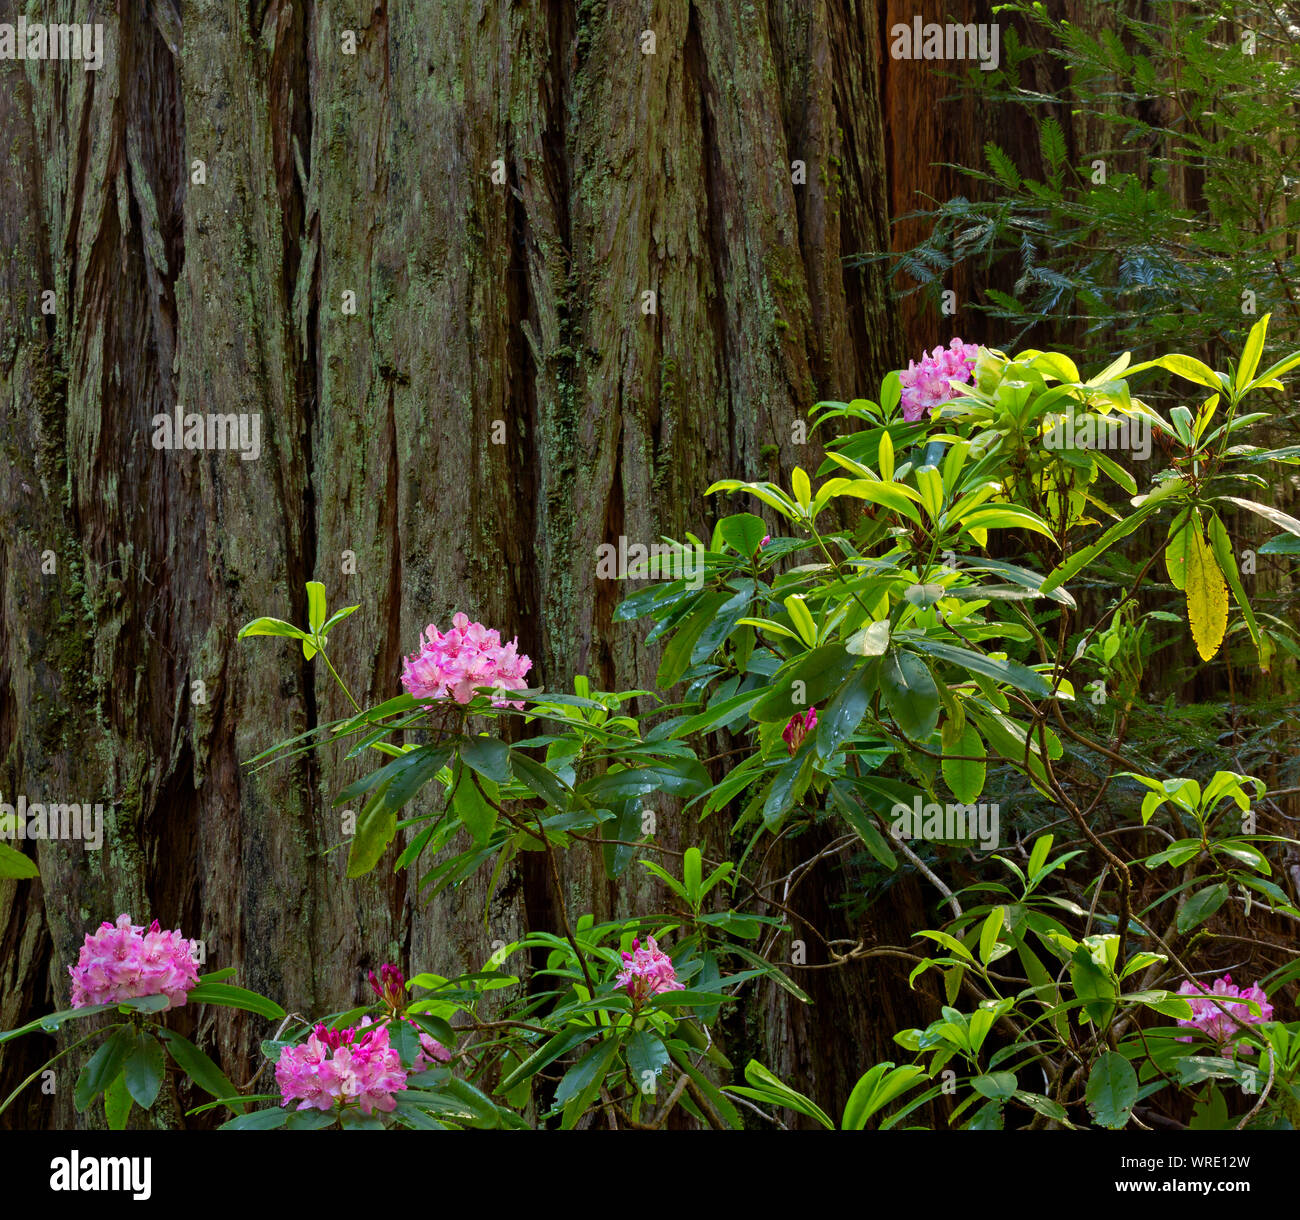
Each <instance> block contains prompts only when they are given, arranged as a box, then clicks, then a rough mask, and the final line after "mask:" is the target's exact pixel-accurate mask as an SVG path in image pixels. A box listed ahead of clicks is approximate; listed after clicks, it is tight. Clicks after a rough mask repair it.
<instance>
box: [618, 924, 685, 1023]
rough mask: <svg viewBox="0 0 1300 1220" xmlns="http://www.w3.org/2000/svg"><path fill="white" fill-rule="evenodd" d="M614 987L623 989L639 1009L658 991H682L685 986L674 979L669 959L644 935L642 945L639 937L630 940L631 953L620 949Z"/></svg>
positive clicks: (674, 972)
mask: <svg viewBox="0 0 1300 1220" xmlns="http://www.w3.org/2000/svg"><path fill="white" fill-rule="evenodd" d="M614 986H615V987H624V988H626V989H627V994H628V995H629V996H630V997H631V998H632V1007H633V1008H640V1007H641V1005H642V1004H644V1003H645V1002H646V1001H647V1000H648V999H649V998H650V997H651V996H655V995H659V993H660V992H663V991H684V990H685V987H686V985H685V984H684V983H679V982H678V981H677V972H676V970H674V969H673V963H672V959H671V958H670V957H669V956H668V954H666V953H665V952H664V951H663V950H662V949H660V948H659V946H658V945H657V944H655V938H654V937H653V936H647V937H646V938H645V947H644V948H643V947H642V945H641V940H640V938H639V937H638V938H637V939H635V940H633V941H632V952H631V953H628V952H626V951H625V952H624V954H623V969H622V970H620V971H619V972H618V977H617V978H616V979H615V980H614Z"/></svg>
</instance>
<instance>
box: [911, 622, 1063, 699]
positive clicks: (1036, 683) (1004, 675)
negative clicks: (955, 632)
mask: <svg viewBox="0 0 1300 1220" xmlns="http://www.w3.org/2000/svg"><path fill="white" fill-rule="evenodd" d="M910 642H911V643H912V644H913V645H914V646H915V647H916V648H917V649H918V650H919V651H921V652H928V653H929V654H930V655H931V656H932V657H938V658H939V659H940V660H942V661H950V662H951V663H952V664H954V665H960V666H961V667H962V668H963V669H967V670H970V671H971V672H972V673H978V674H983V675H984V676H985V677H986V678H992V679H993V681H994V682H1005V683H1006V684H1007V685H1009V686H1014V687H1015V688H1016V689H1017V690H1022V691H1024V692H1025V694H1027V695H1032V696H1033V697H1034V698H1037V699H1044V698H1046V697H1047V696H1048V695H1050V694H1051V693H1052V688H1051V687H1050V686H1049V685H1048V683H1047V679H1046V678H1044V677H1043V675H1042V674H1040V673H1038V671H1037V670H1033V669H1030V668H1029V667H1028V666H1026V665H1021V664H1020V663H1019V662H1018V661H1007V660H1000V659H998V658H997V657H990V656H985V654H984V653H982V652H975V651H974V650H972V649H969V648H957V647H955V646H953V645H952V644H945V643H943V641H941V640H932V639H929V638H928V637H925V636H921V637H919V638H918V639H916V640H912V641H910Z"/></svg>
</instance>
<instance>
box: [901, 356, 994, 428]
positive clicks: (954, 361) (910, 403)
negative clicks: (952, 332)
mask: <svg viewBox="0 0 1300 1220" xmlns="http://www.w3.org/2000/svg"><path fill="white" fill-rule="evenodd" d="M978 355H979V347H978V346H977V345H976V344H974V343H963V342H962V341H961V340H960V339H954V340H953V341H952V342H951V343H950V344H949V345H948V347H947V348H946V349H945V348H942V347H936V348H935V349H934V351H933V352H931V353H930V354H929V355H928V356H922V357H921V362H920V363H919V364H918V363H917V362H916V361H915V360H909V361H908V362H907V368H905V369H904V370H903V371H902V372H901V373H899V374H898V380H899V381H900V382H902V385H903V400H902V401H903V418H904V419H905V420H907V421H908V422H909V423H910V422H914V421H915V420H918V419H925V418H926V417H927V416H928V415H929V414H930V412H931V411H933V410H934V408H935V407H941V406H942V405H943V404H944V403H946V402H951V401H952V399H954V398H956V397H957V391H956V390H954V389H953V388H952V386H951V385H950V384H949V381H950V379H955V380H957V381H970V379H971V375H972V374H973V373H974V371H975V358H976V357H977V356H978Z"/></svg>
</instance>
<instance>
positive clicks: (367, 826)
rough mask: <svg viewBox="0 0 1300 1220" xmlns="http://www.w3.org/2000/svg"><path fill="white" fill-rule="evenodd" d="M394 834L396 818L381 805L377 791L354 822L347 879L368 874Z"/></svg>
mask: <svg viewBox="0 0 1300 1220" xmlns="http://www.w3.org/2000/svg"><path fill="white" fill-rule="evenodd" d="M396 834H397V814H396V813H395V812H394V811H393V810H392V809H389V808H388V806H387V805H386V804H385V802H384V792H383V791H382V790H381V791H379V792H377V793H376V794H375V795H374V796H372V797H371V798H370V800H369V801H367V802H366V806H365V808H364V809H362V810H361V814H360V816H359V817H358V818H357V828H356V832H355V833H354V834H353V836H352V844H351V846H350V847H349V848H348V876H349V877H364V876H365V875H366V873H368V872H370V870H371V869H372V868H374V867H375V865H376V864H378V863H379V860H380V857H381V856H383V854H384V849H385V848H386V847H387V846H388V845H389V843H391V842H392V841H393V836H394V835H396Z"/></svg>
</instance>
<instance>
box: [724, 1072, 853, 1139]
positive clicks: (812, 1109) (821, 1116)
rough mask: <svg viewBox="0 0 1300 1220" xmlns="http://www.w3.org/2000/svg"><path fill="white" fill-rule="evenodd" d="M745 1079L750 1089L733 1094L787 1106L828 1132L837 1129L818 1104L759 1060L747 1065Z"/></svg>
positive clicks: (734, 1088) (733, 1090) (739, 1088)
mask: <svg viewBox="0 0 1300 1220" xmlns="http://www.w3.org/2000/svg"><path fill="white" fill-rule="evenodd" d="M745 1079H746V1080H747V1081H748V1082H749V1085H750V1087H749V1088H742V1087H740V1086H736V1087H733V1088H732V1089H731V1092H733V1093H740V1094H742V1095H743V1096H745V1097H753V1098H754V1099H756V1100H758V1101H766V1102H768V1103H769V1104H771V1105H776V1106H785V1107H786V1108H788V1109H791V1110H794V1111H795V1112H796V1113H799V1114H803V1115H805V1116H807V1117H808V1118H814V1119H816V1120H817V1121H818V1122H819V1123H821V1125H822V1126H823V1127H825V1128H827V1130H831V1131H833V1130H834V1129H835V1124H834V1123H833V1122H831V1120H830V1118H829V1117H828V1116H827V1114H826V1112H825V1111H824V1110H823V1109H822V1108H821V1107H820V1106H819V1105H817V1104H816V1102H814V1101H812V1100H811V1099H810V1098H807V1097H805V1096H804V1095H803V1094H802V1093H799V1092H796V1091H795V1090H794V1089H792V1088H791V1087H790V1086H789V1085H788V1084H786V1083H785V1082H784V1081H782V1080H779V1079H778V1078H777V1077H776V1076H774V1075H773V1074H772V1073H771V1072H770V1071H769V1070H768V1069H767V1068H765V1067H764V1066H763V1065H762V1064H761V1063H759V1062H758V1060H757V1059H751V1060H750V1061H749V1062H748V1063H747V1064H746V1065H745Z"/></svg>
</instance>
